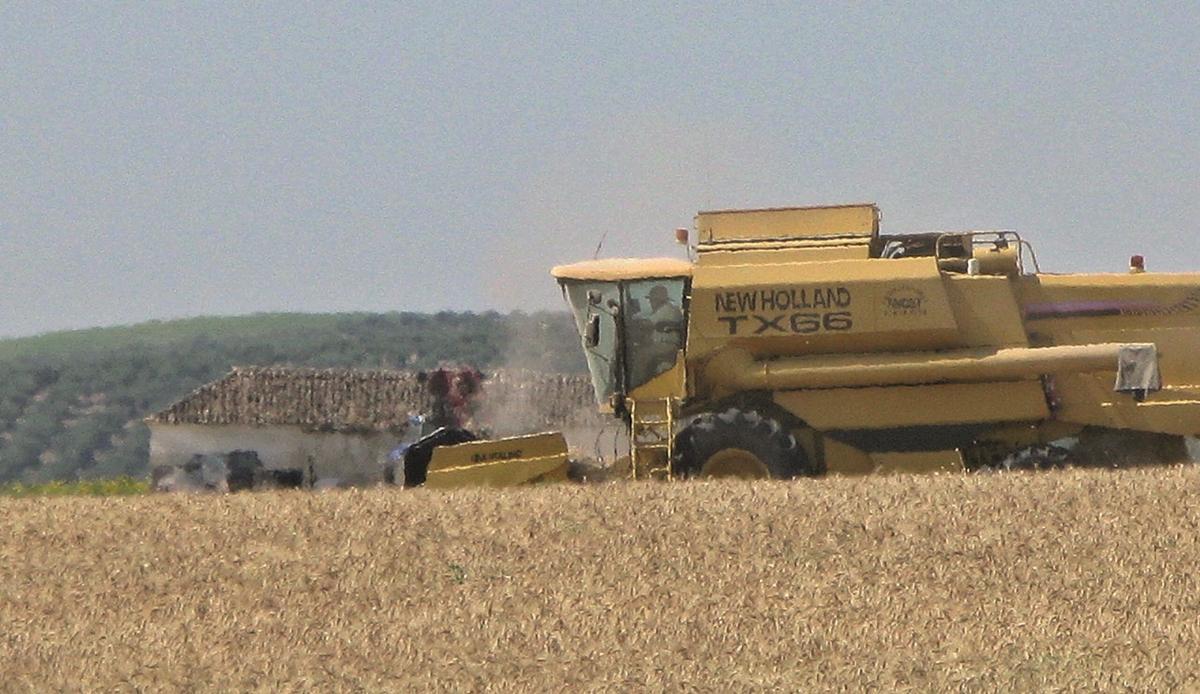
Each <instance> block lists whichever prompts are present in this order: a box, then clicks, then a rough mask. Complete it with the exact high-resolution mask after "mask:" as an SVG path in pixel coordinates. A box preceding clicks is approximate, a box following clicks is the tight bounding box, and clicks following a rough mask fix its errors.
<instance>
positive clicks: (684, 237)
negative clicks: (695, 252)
mask: <svg viewBox="0 0 1200 694" xmlns="http://www.w3.org/2000/svg"><path fill="white" fill-rule="evenodd" d="M675 243H677V244H679V245H680V246H686V245H688V230H687V229H684V228H683V227H679V228H678V229H676V230H675Z"/></svg>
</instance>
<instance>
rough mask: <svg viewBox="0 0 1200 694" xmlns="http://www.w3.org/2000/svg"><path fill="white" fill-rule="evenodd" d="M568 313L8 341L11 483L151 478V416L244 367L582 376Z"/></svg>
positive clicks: (303, 317) (0, 425) (337, 320)
mask: <svg viewBox="0 0 1200 694" xmlns="http://www.w3.org/2000/svg"><path fill="white" fill-rule="evenodd" d="M577 340H578V338H577V337H576V333H575V329H574V325H573V324H572V323H571V319H570V317H569V316H568V315H567V314H565V313H535V314H524V313H513V314H509V315H501V314H499V313H483V314H473V313H449V312H444V313H438V314H432V315H426V314H414V313H388V314H366V313H352V314H260V315H252V316H242V317H233V318H194V319H188V320H179V321H165V322H151V323H144V324H141V325H135V326H128V327H119V328H98V329H92V330H80V331H71V332H62V333H52V334H48V335H42V336H38V337H30V338H19V339H10V340H3V341H0V483H3V482H7V481H12V480H21V481H25V482H42V481H47V480H54V479H62V480H68V479H77V478H103V477H111V476H116V475H135V476H136V475H142V474H145V473H146V465H147V459H148V432H147V430H146V427H145V426H144V425H143V424H142V423H141V419H142V418H143V417H144V416H146V415H147V414H149V413H151V412H154V411H156V410H157V409H159V408H162V407H165V406H166V405H168V404H170V403H171V402H173V401H174V400H175V399H177V398H179V397H180V396H182V395H184V394H185V393H187V392H189V391H191V390H192V389H193V388H196V387H197V386H199V385H201V384H203V383H206V382H208V381H211V380H213V379H216V378H218V377H220V376H221V375H223V374H224V373H226V372H227V371H228V370H229V369H230V368H231V367H233V366H235V365H257V366H268V365H276V364H287V365H294V366H315V367H337V366H342V367H364V368H368V367H370V368H411V369H425V368H430V367H434V366H437V365H438V364H439V363H441V362H455V363H467V364H472V365H475V366H477V367H479V368H487V367H501V366H508V367H515V368H533V369H537V370H542V371H558V372H575V371H579V370H581V369H582V368H583V360H582V355H581V354H580V351H579V349H578V341H577Z"/></svg>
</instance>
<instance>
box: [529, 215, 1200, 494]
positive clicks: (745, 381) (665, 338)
mask: <svg viewBox="0 0 1200 694" xmlns="http://www.w3.org/2000/svg"><path fill="white" fill-rule="evenodd" d="M879 223H880V214H879V210H878V208H877V207H876V206H875V205H873V204H859V205H840V206H826V207H797V208H776V209H756V210H718V211H713V212H701V213H699V214H698V215H697V216H696V225H695V231H696V239H695V241H696V243H695V245H694V247H693V250H694V260H692V261H685V260H682V259H669V258H668V259H609V260H592V261H585V262H581V263H575V264H572V265H563V266H559V267H556V268H554V269H553V270H552V274H553V275H554V277H555V278H556V279H557V280H558V282H559V284H560V285H561V287H562V289H563V293H564V295H565V298H566V301H567V303H568V305H569V306H570V308H571V311H572V312H573V314H574V318H575V322H576V326H577V328H578V330H579V335H580V338H581V344H582V346H583V349H584V350H585V354H586V357H587V363H588V369H589V370H590V372H591V377H592V380H593V383H594V385H595V390H596V397H597V402H598V403H599V405H600V406H601V407H602V408H603V409H606V410H608V411H610V412H612V413H614V414H615V415H616V416H618V417H620V418H622V419H623V420H624V421H625V422H626V423H627V424H628V426H629V428H630V436H631V459H632V460H631V462H632V465H631V468H632V471H633V476H634V477H635V478H636V477H640V476H649V477H672V476H691V475H695V474H714V475H734V476H744V477H763V476H771V477H794V476H797V475H811V474H819V473H823V472H845V473H862V472H872V471H877V470H881V469H897V470H909V469H912V470H929V469H962V468H964V467H966V468H968V469H971V468H980V467H986V466H992V467H995V466H1000V467H1005V466H1012V465H1018V466H1030V465H1033V466H1038V465H1053V464H1060V463H1062V462H1063V461H1064V460H1067V459H1068V456H1067V455H1066V451H1067V448H1066V446H1065V445H1064V444H1063V442H1067V443H1068V444H1069V445H1070V446H1075V444H1082V445H1081V446H1080V447H1079V450H1090V449H1094V448H1096V447H1095V446H1089V445H1088V444H1089V441H1099V440H1107V439H1104V437H1105V436H1110V435H1111V436H1116V435H1115V434H1112V432H1126V431H1134V432H1138V433H1139V434H1140V435H1142V439H1143V440H1145V441H1151V442H1156V443H1154V445H1153V446H1151V448H1156V447H1157V448H1162V446H1159V444H1161V443H1162V442H1164V441H1165V442H1166V443H1165V444H1163V445H1164V446H1165V448H1162V450H1168V449H1169V450H1170V451H1175V452H1177V451H1179V450H1181V449H1182V447H1183V437H1195V436H1196V435H1197V433H1200V368H1198V367H1197V363H1196V362H1195V361H1194V360H1193V359H1192V358H1191V355H1193V354H1194V353H1195V350H1196V349H1197V348H1198V347H1200V275H1197V274H1175V275H1168V274H1163V273H1146V272H1144V271H1143V270H1144V264H1143V263H1142V262H1140V258H1138V259H1137V261H1138V262H1134V261H1131V263H1130V267H1131V271H1130V272H1128V273H1124V272H1122V273H1104V274H1102V273H1093V274H1075V275H1050V274H1043V273H1041V272H1040V269H1039V268H1038V263H1037V258H1036V256H1035V255H1034V253H1033V249H1032V248H1031V247H1030V245H1029V244H1028V243H1027V242H1026V241H1025V240H1023V239H1022V238H1021V237H1020V236H1019V235H1018V234H1017V233H1016V232H1013V231H962V232H924V233H913V234H902V235H881V234H880V233H879ZM1135 269H1136V271H1134V270H1135ZM1160 365H1161V371H1160ZM1114 383H1115V385H1114ZM1130 395H1132V396H1133V397H1130ZM1097 432H1098V433H1097ZM1111 436H1110V438H1111ZM1116 438H1117V439H1118V440H1119V441H1120V442H1128V441H1132V440H1134V439H1135V438H1137V437H1130V436H1116ZM1109 448H1111V446H1109ZM1157 448H1156V450H1157ZM1155 455H1158V454H1155ZM1174 455H1176V453H1170V454H1169V455H1160V456H1158V457H1161V458H1168V457H1170V456H1174ZM1076 459H1078V456H1077V458H1076ZM1014 461H1015V462H1014ZM1030 461H1033V462H1032V463H1031V462H1030Z"/></svg>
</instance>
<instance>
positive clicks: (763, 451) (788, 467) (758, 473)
mask: <svg viewBox="0 0 1200 694" xmlns="http://www.w3.org/2000/svg"><path fill="white" fill-rule="evenodd" d="M671 464H672V471H673V473H674V474H675V475H677V476H679V477H696V476H704V477H740V478H744V479H765V478H768V477H770V478H774V479H792V478H794V477H802V476H811V475H814V474H816V470H815V468H814V466H813V465H812V464H811V462H810V461H809V459H808V455H807V454H806V453H805V452H804V449H803V448H801V447H800V446H799V445H797V443H796V438H795V437H794V436H792V434H791V433H790V432H789V431H787V430H786V429H785V428H784V427H783V425H781V424H780V423H779V422H778V421H777V420H775V419H772V418H770V417H764V416H762V415H760V414H759V413H758V412H756V411H754V410H746V411H743V410H740V409H738V408H733V407H731V408H729V409H728V410H725V411H724V412H721V413H719V414H718V413H712V412H706V413H705V414H702V415H699V416H698V417H696V418H695V419H693V420H692V422H691V423H690V424H689V425H688V426H687V428H685V429H684V430H683V431H681V432H680V433H679V435H678V436H677V437H676V439H675V459H674V460H673V461H672V463H671Z"/></svg>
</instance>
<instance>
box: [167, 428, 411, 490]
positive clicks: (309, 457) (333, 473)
mask: <svg viewBox="0 0 1200 694" xmlns="http://www.w3.org/2000/svg"><path fill="white" fill-rule="evenodd" d="M398 442H399V438H397V437H396V436H393V435H391V434H386V433H378V432H371V433H355V434H342V433H322V432H307V431H304V430H303V429H301V428H300V427H295V426H264V427H253V426H215V425H200V424H153V423H152V424H150V466H151V468H153V467H156V466H158V465H182V464H183V463H186V462H187V461H188V460H190V459H191V457H192V456H193V455H195V454H197V453H203V454H222V453H229V452H230V451H236V450H243V451H255V452H257V453H258V457H259V459H260V460H262V462H263V465H265V466H266V467H267V468H270V469H274V470H278V469H283V468H298V469H301V470H303V471H304V472H305V474H306V475H307V474H308V468H309V463H310V461H311V463H312V467H313V472H314V473H315V475H316V478H317V479H318V480H321V479H325V480H329V479H337V480H339V481H340V482H341V483H342V484H349V485H363V484H374V483H377V482H381V481H383V465H384V463H385V462H386V460H387V454H388V451H390V450H392V448H394V447H395V446H396V444H397V443H398ZM401 467H402V466H401ZM399 473H400V475H403V470H400V471H399ZM397 481H398V482H400V481H402V480H400V479H398V480H397Z"/></svg>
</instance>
